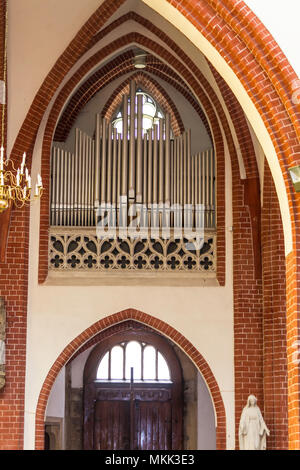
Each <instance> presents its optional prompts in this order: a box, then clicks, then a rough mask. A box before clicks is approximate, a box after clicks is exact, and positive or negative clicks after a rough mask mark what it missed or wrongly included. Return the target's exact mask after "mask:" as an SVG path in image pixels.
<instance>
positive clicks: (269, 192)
mask: <svg viewBox="0 0 300 470" xmlns="http://www.w3.org/2000/svg"><path fill="white" fill-rule="evenodd" d="M262 258H263V302H264V323H263V326H264V399H265V408H264V412H265V414H264V417H265V421H266V423H267V426H268V427H269V429H270V433H271V434H270V437H269V438H268V449H287V448H288V409H287V404H288V403H287V355H286V288H285V274H286V273H285V269H286V266H285V254H284V239H283V227H282V221H281V214H280V208H279V204H278V197H277V194H276V190H275V187H274V182H273V179H272V176H271V172H270V169H269V166H268V164H267V162H266V161H265V169H264V193H263V209H262Z"/></svg>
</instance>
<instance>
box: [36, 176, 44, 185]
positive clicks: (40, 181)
mask: <svg viewBox="0 0 300 470" xmlns="http://www.w3.org/2000/svg"><path fill="white" fill-rule="evenodd" d="M37 178H38V182H37V185H38V187H40V188H41V187H42V186H43V185H42V178H41V175H40V174H38V176H37Z"/></svg>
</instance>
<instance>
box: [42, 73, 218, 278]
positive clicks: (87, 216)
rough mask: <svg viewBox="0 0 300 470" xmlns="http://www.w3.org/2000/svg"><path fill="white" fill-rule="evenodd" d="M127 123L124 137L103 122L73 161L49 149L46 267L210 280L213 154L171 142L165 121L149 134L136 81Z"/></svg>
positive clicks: (82, 140) (80, 137)
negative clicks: (195, 275)
mask: <svg viewBox="0 0 300 470" xmlns="http://www.w3.org/2000/svg"><path fill="white" fill-rule="evenodd" d="M131 103H135V106H130V104H131ZM121 114H122V132H121V133H119V132H118V131H117V128H116V126H115V123H116V121H112V122H107V121H106V120H105V119H101V116H100V115H99V114H98V115H97V116H96V123H95V133H94V136H93V137H90V136H88V135H87V134H86V133H84V132H82V131H81V130H80V129H76V132H75V144H74V153H71V152H69V151H67V150H65V149H64V148H62V147H59V146H58V145H53V148H52V160H51V207H50V212H51V217H50V218H51V226H52V227H51V229H50V244H49V250H50V251H49V268H50V269H52V270H74V269H84V270H87V269H90V270H98V271H106V270H117V269H131V270H134V269H148V270H155V271H172V270H174V269H176V270H177V271H178V270H183V271H202V272H205V275H207V273H209V272H212V275H213V273H214V272H215V267H216V263H215V254H214V252H215V236H216V235H215V161H214V152H213V150H212V149H209V150H207V151H205V152H199V153H196V154H195V155H192V154H191V131H189V130H188V131H186V132H184V133H183V134H182V135H180V136H177V137H175V138H173V135H172V130H171V125H170V116H169V115H168V114H167V115H166V116H165V118H159V119H158V120H157V123H156V124H154V125H153V126H152V127H151V128H148V129H145V127H146V126H144V121H143V116H144V115H143V95H142V94H141V93H137V92H136V88H135V83H134V82H133V83H132V84H131V87H130V93H129V94H128V95H124V97H123V102H122V113H121ZM119 130H120V128H119ZM95 229H96V234H95Z"/></svg>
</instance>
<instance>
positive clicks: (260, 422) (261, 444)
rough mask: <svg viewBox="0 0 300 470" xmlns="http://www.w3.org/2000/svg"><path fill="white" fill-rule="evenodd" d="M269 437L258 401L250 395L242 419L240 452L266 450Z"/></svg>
mask: <svg viewBox="0 0 300 470" xmlns="http://www.w3.org/2000/svg"><path fill="white" fill-rule="evenodd" d="M269 435H270V431H269V429H268V428H267V426H266V423H265V422H264V419H263V417H262V414H261V411H260V409H259V407H258V406H257V399H256V397H255V396H254V395H250V396H249V397H248V400H247V405H246V406H245V407H244V409H243V412H242V415H241V419H240V426H239V443H240V450H266V447H267V446H266V436H269Z"/></svg>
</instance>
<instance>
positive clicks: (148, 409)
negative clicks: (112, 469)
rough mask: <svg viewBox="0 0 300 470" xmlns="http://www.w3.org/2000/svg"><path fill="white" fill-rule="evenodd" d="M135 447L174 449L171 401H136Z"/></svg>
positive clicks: (139, 448)
mask: <svg viewBox="0 0 300 470" xmlns="http://www.w3.org/2000/svg"><path fill="white" fill-rule="evenodd" d="M134 411H135V419H134V423H135V428H136V429H135V449H138V450H170V449H172V406H171V402H170V401H165V402H161V401H152V402H151V401H139V400H136V401H135V406H134Z"/></svg>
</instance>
